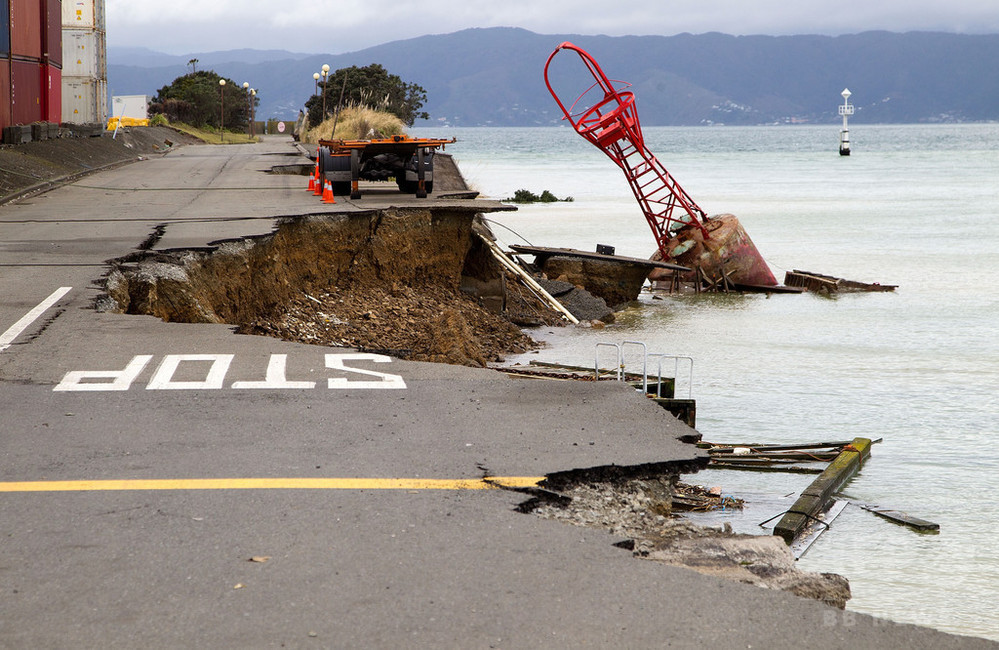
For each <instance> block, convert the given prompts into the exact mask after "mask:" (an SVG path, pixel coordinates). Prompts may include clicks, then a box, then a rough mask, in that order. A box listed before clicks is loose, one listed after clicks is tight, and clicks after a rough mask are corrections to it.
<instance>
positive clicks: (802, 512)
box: [774, 438, 871, 545]
mask: <svg viewBox="0 0 999 650" xmlns="http://www.w3.org/2000/svg"><path fill="white" fill-rule="evenodd" d="M870 455H871V441H870V439H869V438H854V439H853V442H851V443H850V444H849V445H847V446H846V447H844V448H843V451H841V452H840V454H839V456H837V457H836V459H835V460H834V461H832V462H831V463H829V467H827V468H826V469H825V471H823V472H822V473H821V474H819V475H818V477H816V479H815V480H814V481H812V484H811V485H809V486H808V487H807V488H805V489H804V490H803V491H802V493H801V496H799V497H798V500H797V501H795V502H794V505H793V506H791V508H790V510H788V511H787V512H786V513H785V514H784V516H783V517H781V520H780V521H779V522H777V525H776V526H774V535H779V536H780V537H782V538H784V541H785V542H787V544H788V545H790V544H791V543H793V542H794V539H795V538H796V537H797V536H798V535H800V534H801V532H802V531H803V530H804V529H805V527H806V526H807V525H808V523H809V522H810V521H812V520H813V519H814V518H815V517H817V516H818V515H819V513H821V512H823V511H825V510H826V508H827V507H828V504H829V502H830V501H831V500H832V497H833V495H835V494H836V493H837V492H838V491H839V489H840V488H841V487H843V484H844V483H846V482H847V481H848V480H849V479H850V478H852V477H853V475H854V474H856V473H857V470H859V469H860V467H861V464H862V463H863V461H864V459H866V458H868V457H869V456H870Z"/></svg>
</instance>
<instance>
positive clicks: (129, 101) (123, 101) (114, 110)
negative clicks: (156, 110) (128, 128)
mask: <svg viewBox="0 0 999 650" xmlns="http://www.w3.org/2000/svg"><path fill="white" fill-rule="evenodd" d="M111 117H134V118H136V119H139V120H144V119H146V118H147V117H149V95H115V96H114V97H112V98H111Z"/></svg>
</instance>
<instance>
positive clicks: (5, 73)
mask: <svg viewBox="0 0 999 650" xmlns="http://www.w3.org/2000/svg"><path fill="white" fill-rule="evenodd" d="M11 124H12V122H11V115H10V59H0V129H2V128H4V127H5V126H10V125H11Z"/></svg>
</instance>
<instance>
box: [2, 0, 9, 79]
mask: <svg viewBox="0 0 999 650" xmlns="http://www.w3.org/2000/svg"><path fill="white" fill-rule="evenodd" d="M8 54H10V0H0V58H7V55H8ZM9 71H10V70H9V69H8V72H9ZM8 90H9V89H8Z"/></svg>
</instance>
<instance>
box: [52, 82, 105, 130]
mask: <svg viewBox="0 0 999 650" xmlns="http://www.w3.org/2000/svg"><path fill="white" fill-rule="evenodd" d="M107 119H108V111H107V82H105V81H103V80H100V79H92V78H90V77H63V78H62V121H63V122H73V123H75V124H88V123H92V122H99V123H101V124H104V123H106V122H107Z"/></svg>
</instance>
